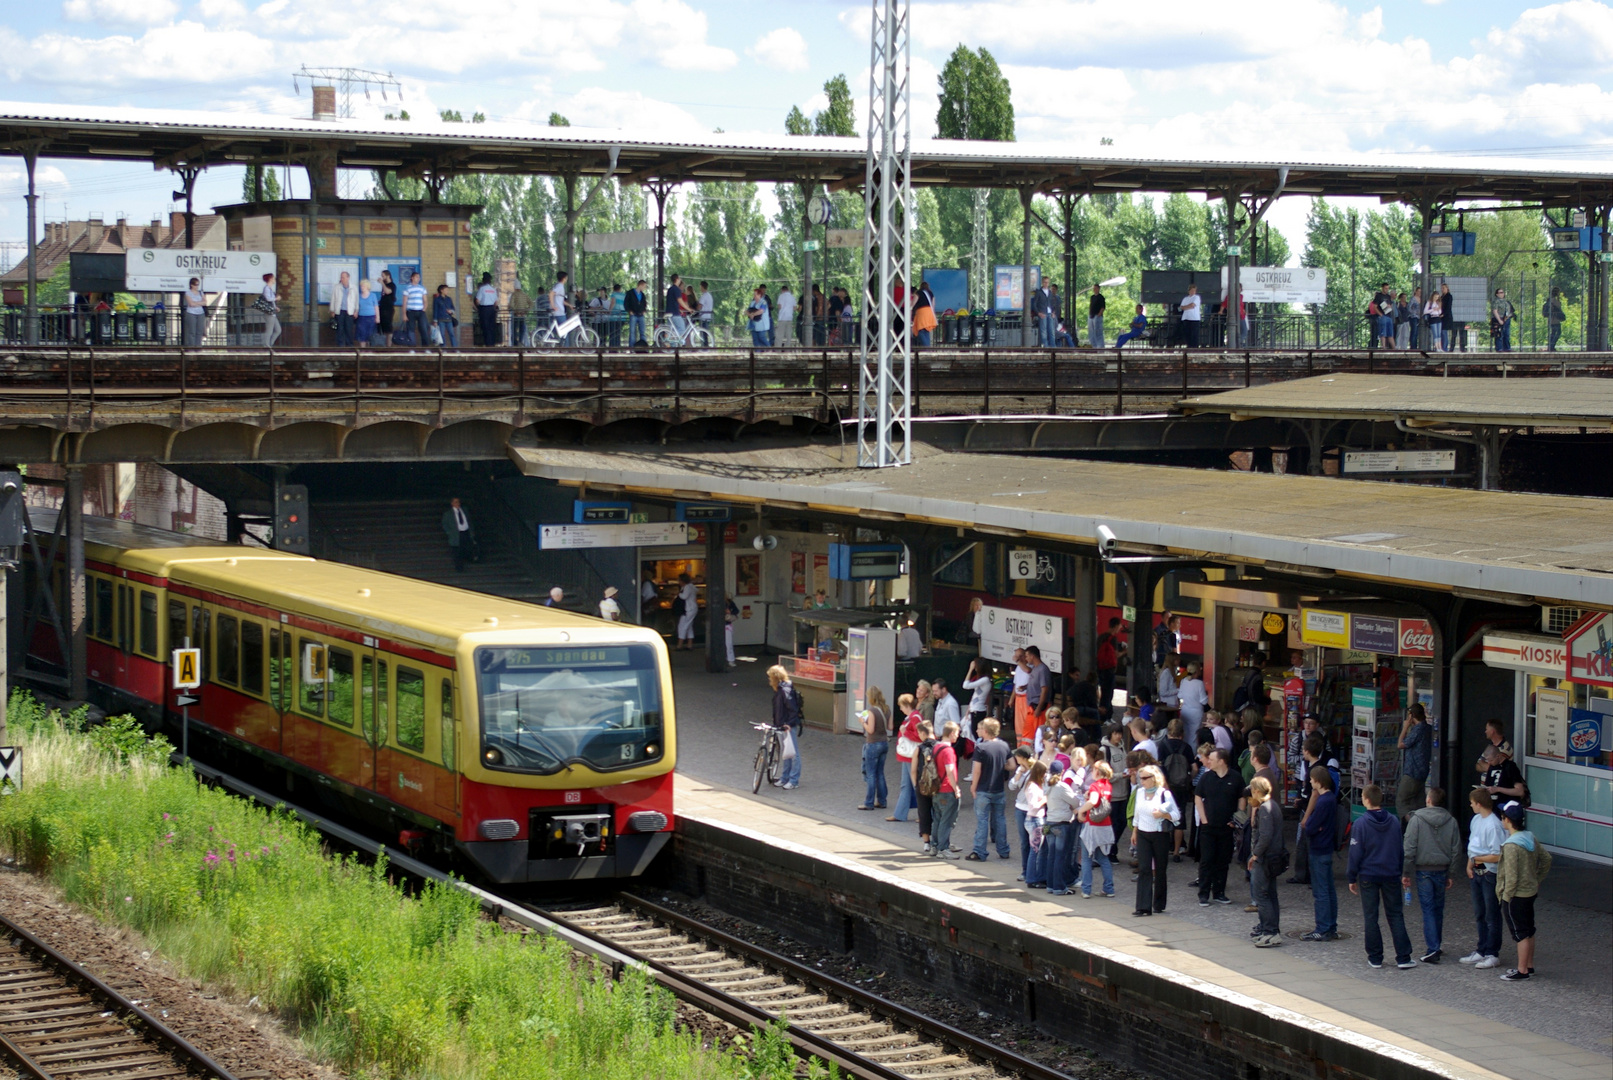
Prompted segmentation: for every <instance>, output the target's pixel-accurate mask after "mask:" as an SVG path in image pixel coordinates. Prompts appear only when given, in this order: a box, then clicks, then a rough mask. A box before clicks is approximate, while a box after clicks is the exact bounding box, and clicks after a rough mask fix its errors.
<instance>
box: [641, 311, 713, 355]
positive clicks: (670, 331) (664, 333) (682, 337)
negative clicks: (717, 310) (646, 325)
mask: <svg viewBox="0 0 1613 1080" xmlns="http://www.w3.org/2000/svg"><path fill="white" fill-rule="evenodd" d="M713 340H714V339H713V338H712V336H711V331H710V330H707V329H706V328H705V327H703V326H701V325H700V323H699V322H698V321H696V320H695V319H684V320H683V333H681V334H680V333H678V328H677V327H676V326H674V325H673V323H672V316H670V315H668V316H667V317H666V318H665V319H664V320H663V321H662V323H661V325H660V326H657V327H656V328H655V347H656V348H657V349H709V348H711V346H712V342H713Z"/></svg>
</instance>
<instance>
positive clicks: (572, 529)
mask: <svg viewBox="0 0 1613 1080" xmlns="http://www.w3.org/2000/svg"><path fill="white" fill-rule="evenodd" d="M688 542H689V526H687V525H685V524H684V523H683V522H681V521H652V522H647V523H644V524H629V525H540V526H538V547H540V548H542V549H543V550H545V551H554V550H564V549H576V548H607V547H673V546H677V545H681V544H687V543H688Z"/></svg>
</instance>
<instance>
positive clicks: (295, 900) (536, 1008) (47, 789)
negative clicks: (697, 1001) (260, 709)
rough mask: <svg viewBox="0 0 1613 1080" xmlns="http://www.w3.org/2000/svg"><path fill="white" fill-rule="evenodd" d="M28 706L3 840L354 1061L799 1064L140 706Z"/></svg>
mask: <svg viewBox="0 0 1613 1080" xmlns="http://www.w3.org/2000/svg"><path fill="white" fill-rule="evenodd" d="M10 715H11V719H12V723H13V725H14V727H13V732H14V733H15V734H16V735H17V736H18V741H19V742H20V743H21V744H22V745H23V746H24V747H25V750H24V754H25V757H26V761H27V764H28V772H27V774H26V777H25V780H26V784H25V787H24V790H23V791H22V792H21V793H20V794H18V795H16V796H13V797H10V798H6V799H3V800H0V844H3V845H4V846H5V847H6V848H7V849H9V851H10V853H11V854H13V855H15V856H16V857H17V858H18V859H20V860H22V861H24V862H26V863H28V864H30V865H31V866H33V867H34V868H36V869H38V870H40V871H42V872H44V873H46V874H48V875H49V876H50V877H51V878H52V879H53V880H55V881H56V882H57V883H58V884H59V885H60V886H61V888H62V889H63V890H64V891H65V892H66V894H67V896H68V897H69V898H70V899H71V900H72V901H74V902H75V903H78V904H80V905H82V906H83V907H85V908H88V909H90V910H92V911H94V912H96V913H97V914H98V915H100V916H101V917H102V918H104V919H106V920H108V921H110V922H113V923H117V924H121V925H124V926H128V927H131V928H133V929H135V930H138V931H140V932H141V933H143V934H144V935H145V936H146V938H147V939H148V940H149V941H150V942H151V943H152V945H153V946H154V947H155V948H156V949H158V950H159V951H161V952H162V953H164V954H166V955H167V956H168V957H169V958H170V959H171V960H173V961H175V962H177V963H178V964H179V965H180V966H181V967H183V968H184V969H185V970H186V971H187V973H189V974H190V975H192V976H193V977H197V978H202V979H206V980H209V981H211V982H214V983H216V984H219V985H221V986H222V987H223V988H224V989H226V990H227V991H230V992H233V993H234V994H236V995H238V996H241V997H247V996H256V997H257V998H258V1000H259V1001H260V1002H261V1003H262V1004H263V1005H264V1006H266V1007H268V1008H270V1009H273V1010H276V1011H278V1012H279V1013H281V1015H283V1016H285V1017H287V1018H289V1019H290V1020H292V1021H293V1022H294V1023H295V1024H296V1025H297V1026H299V1028H300V1030H301V1032H302V1034H303V1037H304V1039H305V1040H306V1041H307V1042H308V1043H309V1044H310V1045H311V1046H312V1047H314V1048H316V1049H317V1050H318V1051H320V1052H321V1053H323V1054H324V1055H325V1056H327V1057H329V1058H330V1059H331V1060H333V1061H334V1062H336V1063H337V1064H338V1065H339V1066H341V1067H343V1068H345V1069H347V1070H349V1071H351V1072H352V1073H353V1074H354V1075H356V1076H360V1077H366V1078H376V1080H379V1078H422V1080H424V1078H432V1080H436V1078H442V1080H448V1078H470V1077H498V1078H500V1080H527V1078H531V1080H538V1078H543V1080H570V1078H576V1080H584V1078H586V1080H645V1078H647V1077H680V1078H683V1077H687V1078H693V1080H702V1078H708V1077H709V1078H712V1080H725V1078H726V1080H741V1078H755V1080H763V1078H766V1080H782V1078H784V1077H788V1076H792V1075H793V1074H794V1061H793V1058H791V1056H790V1055H789V1053H788V1050H787V1048H783V1047H782V1044H781V1042H780V1041H779V1040H780V1036H779V1034H778V1033H777V1032H776V1031H775V1032H762V1033H759V1034H758V1035H757V1036H756V1039H755V1040H754V1045H755V1048H756V1053H754V1054H745V1053H742V1052H714V1051H705V1050H702V1049H701V1047H700V1045H699V1040H698V1038H697V1037H696V1036H695V1035H693V1034H689V1033H685V1032H681V1031H678V1030H675V1028H674V1023H673V1020H674V1014H675V1007H674V1002H673V999H672V998H671V997H670V995H668V994H667V993H666V992H664V991H662V990H660V989H658V988H655V987H654V986H652V985H651V984H650V983H649V982H648V981H647V980H646V979H644V978H643V977H642V976H639V975H635V974H632V973H629V974H628V975H626V976H625V977H624V978H623V979H622V980H621V981H619V982H613V981H611V980H610V979H609V978H608V977H606V976H604V975H602V974H601V973H600V972H599V971H597V970H595V968H594V966H593V965H592V964H590V963H588V962H586V961H584V960H582V959H580V958H579V957H578V955H577V954H575V953H574V952H573V951H572V950H571V949H570V948H569V947H568V946H567V945H565V944H564V943H562V942H559V941H555V940H552V939H549V938H546V937H543V936H541V935H530V936H523V935H516V934H509V933H506V932H504V931H502V930H501V929H499V928H498V927H497V926H495V925H493V924H490V923H488V922H486V921H484V920H483V919H481V917H480V912H479V909H478V906H477V903H476V901H475V899H474V898H473V897H471V896H470V895H468V894H466V893H464V892H462V891H460V890H458V889H455V888H452V887H449V886H440V885H437V884H428V885H426V886H425V887H424V888H423V889H421V890H420V891H419V892H417V893H416V894H414V895H412V896H410V895H406V894H405V893H404V892H403V891H402V890H400V889H399V888H398V887H397V886H396V885H394V884H393V883H392V882H390V881H389V880H388V878H387V873H386V867H385V864H384V863H381V864H376V865H367V864H364V863H362V862H359V861H357V860H354V859H346V858H332V857H330V856H328V855H327V854H325V853H324V852H323V851H322V850H321V847H320V842H319V839H318V837H317V835H316V834H314V833H313V832H312V831H311V830H309V829H308V828H306V827H305V826H303V825H302V824H301V823H300V822H299V821H297V820H296V819H295V818H293V817H292V816H291V815H289V814H287V813H284V812H282V813H269V812H266V811H264V810H262V809H260V808H258V807H256V806H254V805H252V804H250V803H247V802H245V801H242V800H240V799H236V798H233V797H231V796H228V795H225V794H223V793H221V792H219V791H216V790H214V789H211V788H208V787H205V786H202V785H200V784H198V783H197V781H196V780H195V778H194V777H192V776H191V775H190V774H189V773H187V772H184V771H181V770H176V769H169V768H167V767H165V766H164V765H163V764H162V762H163V761H164V760H165V759H166V757H167V754H168V751H169V749H170V748H168V747H167V746H166V744H165V743H158V742H156V741H154V740H153V741H150V742H148V741H147V740H145V739H144V737H143V735H142V734H141V733H140V732H139V729H138V726H137V725H136V724H135V723H134V721H132V720H130V719H128V718H126V717H124V718H119V719H117V720H113V721H108V722H107V723H105V724H102V725H99V726H98V727H96V728H93V729H91V730H90V731H89V732H88V733H83V734H81V733H80V732H79V730H78V729H79V728H80V727H81V726H82V718H81V717H80V718H79V719H78V720H76V721H75V720H74V719H73V718H71V717H62V716H60V715H59V714H55V713H46V712H45V711H44V710H42V709H40V708H39V707H38V706H37V705H35V704H34V703H33V702H32V700H31V699H27V698H25V697H24V698H19V697H17V696H13V698H12V712H11V714H10ZM816 1071H817V1070H814V1072H816Z"/></svg>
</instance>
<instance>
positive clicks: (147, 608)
mask: <svg viewBox="0 0 1613 1080" xmlns="http://www.w3.org/2000/svg"><path fill="white" fill-rule="evenodd" d="M140 651H141V652H142V653H144V654H145V655H146V656H150V657H152V658H155V657H156V655H157V594H156V593H154V592H150V591H148V590H146V589H141V590H140Z"/></svg>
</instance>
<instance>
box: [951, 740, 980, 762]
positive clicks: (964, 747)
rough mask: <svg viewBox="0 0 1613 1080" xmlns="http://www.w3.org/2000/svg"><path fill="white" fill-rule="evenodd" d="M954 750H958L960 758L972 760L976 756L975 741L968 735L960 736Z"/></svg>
mask: <svg viewBox="0 0 1613 1080" xmlns="http://www.w3.org/2000/svg"><path fill="white" fill-rule="evenodd" d="M953 748H954V749H955V750H957V752H958V756H959V757H966V758H972V757H974V756H975V741H974V740H973V739H971V738H969V736H967V735H959V736H958V741H957V743H956V744H955V745H954V747H953Z"/></svg>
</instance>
